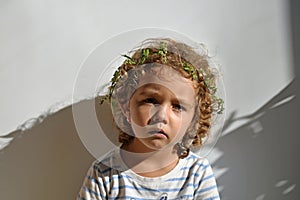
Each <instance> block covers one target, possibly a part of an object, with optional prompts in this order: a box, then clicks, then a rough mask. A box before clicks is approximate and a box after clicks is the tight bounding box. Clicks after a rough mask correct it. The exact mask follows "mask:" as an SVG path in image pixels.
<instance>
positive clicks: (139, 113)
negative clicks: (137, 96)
mask: <svg viewBox="0 0 300 200" xmlns="http://www.w3.org/2000/svg"><path fill="white" fill-rule="evenodd" d="M149 112H150V111H149V108H148V107H146V106H140V107H139V106H134V107H132V108H130V115H131V116H130V117H131V120H133V121H134V123H136V124H137V125H139V126H146V125H147V122H148V120H149Z"/></svg>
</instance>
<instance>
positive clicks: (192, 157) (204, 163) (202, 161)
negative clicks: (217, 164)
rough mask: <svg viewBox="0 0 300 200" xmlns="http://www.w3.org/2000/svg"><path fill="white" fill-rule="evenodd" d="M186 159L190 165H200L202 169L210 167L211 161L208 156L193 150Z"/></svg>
mask: <svg viewBox="0 0 300 200" xmlns="http://www.w3.org/2000/svg"><path fill="white" fill-rule="evenodd" d="M184 159H185V162H186V164H187V165H189V166H194V167H199V168H202V169H205V168H207V167H210V163H209V161H208V159H207V158H204V157H200V156H198V155H197V154H195V153H193V152H190V153H189V155H188V156H187V157H186V158H184Z"/></svg>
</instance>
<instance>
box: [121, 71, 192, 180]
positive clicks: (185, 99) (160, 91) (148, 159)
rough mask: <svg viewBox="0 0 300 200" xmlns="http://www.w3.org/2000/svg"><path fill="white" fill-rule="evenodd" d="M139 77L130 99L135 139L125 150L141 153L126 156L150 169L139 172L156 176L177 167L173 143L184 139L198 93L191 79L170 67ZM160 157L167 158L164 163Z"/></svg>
mask: <svg viewBox="0 0 300 200" xmlns="http://www.w3.org/2000/svg"><path fill="white" fill-rule="evenodd" d="M170 74H171V75H172V76H170ZM140 80H141V81H140V83H139V86H138V88H137V90H136V91H135V92H134V93H133V95H132V96H131V99H130V102H129V116H128V118H129V119H130V120H129V123H130V124H131V127H132V130H133V132H134V135H135V138H134V139H133V141H132V142H131V143H130V144H129V145H127V146H125V147H123V149H124V150H127V151H129V152H132V153H139V156H131V159H127V164H128V162H131V165H132V163H134V164H133V165H134V166H135V167H137V168H139V169H146V168H147V169H149V170H147V171H150V173H148V172H147V173H143V172H141V173H140V174H141V175H143V176H150V177H153V176H158V175H162V174H165V173H167V172H168V171H170V170H171V169H173V168H174V167H175V166H176V164H177V162H178V156H177V154H176V152H174V145H175V144H176V143H177V142H179V141H181V139H182V138H183V136H184V135H185V133H186V130H187V129H188V127H189V125H190V123H191V121H192V119H193V116H194V113H195V102H196V100H195V99H196V98H195V95H196V94H195V90H194V88H193V84H192V81H191V80H189V79H186V78H184V77H182V76H181V75H180V74H179V73H178V72H177V71H175V70H174V69H172V68H170V67H166V66H165V67H163V68H162V69H159V72H158V74H157V73H155V74H146V75H144V76H143V77H142V78H141V79H140ZM141 154H143V155H141ZM150 155H151V156H150ZM161 156H163V157H164V158H167V159H165V160H166V162H165V163H163V162H161V158H162V157H161ZM141 158H143V159H141ZM151 169H158V170H151ZM136 170H138V169H136Z"/></svg>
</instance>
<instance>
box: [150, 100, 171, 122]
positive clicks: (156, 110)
mask: <svg viewBox="0 0 300 200" xmlns="http://www.w3.org/2000/svg"><path fill="white" fill-rule="evenodd" d="M155 123H163V124H167V106H164V105H155V106H153V107H152V109H151V110H150V120H149V122H148V124H149V125H150V124H155Z"/></svg>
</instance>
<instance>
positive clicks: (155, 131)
mask: <svg viewBox="0 0 300 200" xmlns="http://www.w3.org/2000/svg"><path fill="white" fill-rule="evenodd" d="M148 133H149V134H151V135H164V136H165V137H167V138H168V135H167V134H166V133H165V132H164V131H163V130H162V129H160V130H153V131H149V132H148Z"/></svg>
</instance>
